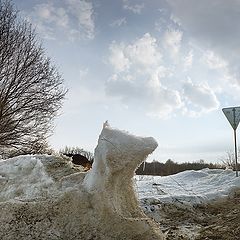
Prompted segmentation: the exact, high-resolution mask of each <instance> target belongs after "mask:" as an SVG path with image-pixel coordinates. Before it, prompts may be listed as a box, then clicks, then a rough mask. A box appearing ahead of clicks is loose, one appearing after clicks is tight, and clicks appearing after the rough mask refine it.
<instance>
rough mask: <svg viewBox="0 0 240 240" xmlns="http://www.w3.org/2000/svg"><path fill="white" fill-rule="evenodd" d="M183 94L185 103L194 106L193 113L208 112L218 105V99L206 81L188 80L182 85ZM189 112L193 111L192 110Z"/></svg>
mask: <svg viewBox="0 0 240 240" xmlns="http://www.w3.org/2000/svg"><path fill="white" fill-rule="evenodd" d="M183 95H184V97H185V99H186V102H187V104H191V105H193V106H194V107H195V108H196V110H195V114H197V113H198V114H202V113H203V112H210V111H213V110H216V109H218V107H219V101H218V99H217V97H216V95H215V93H214V91H213V90H212V89H211V88H210V87H209V85H208V84H207V83H201V84H194V83H193V82H192V81H191V80H189V81H187V82H185V83H184V85H183ZM189 112H191V113H194V111H192V110H191V111H189Z"/></svg>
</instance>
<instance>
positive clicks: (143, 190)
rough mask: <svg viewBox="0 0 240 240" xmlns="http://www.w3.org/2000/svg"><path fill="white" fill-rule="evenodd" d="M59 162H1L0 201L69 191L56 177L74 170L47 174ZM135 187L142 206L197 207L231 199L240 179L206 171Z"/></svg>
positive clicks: (138, 180)
mask: <svg viewBox="0 0 240 240" xmlns="http://www.w3.org/2000/svg"><path fill="white" fill-rule="evenodd" d="M55 161H56V160H55V158H54V157H52V156H47V155H38V156H19V157H16V158H12V159H8V160H6V161H0V201H7V200H10V199H33V198H39V197H47V196H49V195H53V194H61V193H62V192H64V191H67V190H68V189H69V188H67V187H66V186H65V185H64V184H63V185H61V187H58V186H57V185H56V183H54V180H53V175H54V174H55V176H56V174H60V175H63V176H64V175H65V176H66V175H69V174H71V167H70V166H68V165H66V166H65V168H66V170H64V171H65V173H64V171H63V170H61V172H60V173H57V171H56V170H55V171H54V172H53V173H51V174H50V173H49V172H48V171H46V170H47V166H48V165H50V164H54V162H55ZM51 162H52V163H51ZM68 168H69V169H68ZM59 178H60V177H59ZM80 185H81V184H80V183H79V182H76V183H75V182H74V183H73V184H72V186H71V189H73V188H76V189H77V188H79V187H80V188H81V186H80ZM134 185H135V189H136V194H137V196H138V198H139V200H140V202H141V203H142V204H143V203H144V204H147V205H149V204H150V205H151V203H152V202H155V203H166V202H172V203H184V204H190V205H193V204H198V203H204V202H207V201H209V200H213V199H218V198H221V197H225V196H228V195H229V194H230V193H231V192H233V191H234V189H237V188H240V177H236V175H235V172H234V171H232V170H222V169H214V170H212V169H203V170H199V171H193V170H190V171H185V172H181V173H178V174H175V175H171V176H166V177H160V176H135V179H134Z"/></svg>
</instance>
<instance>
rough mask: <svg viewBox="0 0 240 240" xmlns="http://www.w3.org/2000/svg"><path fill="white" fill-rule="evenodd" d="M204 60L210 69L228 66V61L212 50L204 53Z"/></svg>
mask: <svg viewBox="0 0 240 240" xmlns="http://www.w3.org/2000/svg"><path fill="white" fill-rule="evenodd" d="M202 61H203V62H204V63H205V64H207V66H208V67H209V68H210V69H224V68H226V67H227V62H226V61H225V60H224V59H222V58H221V57H219V56H217V55H216V54H215V53H214V52H213V51H210V50H208V51H206V52H205V53H204V55H203V57H202Z"/></svg>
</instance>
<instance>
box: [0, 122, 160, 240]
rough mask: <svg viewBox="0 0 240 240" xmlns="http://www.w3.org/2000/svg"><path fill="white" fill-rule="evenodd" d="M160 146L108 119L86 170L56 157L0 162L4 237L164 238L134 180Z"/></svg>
mask: <svg viewBox="0 0 240 240" xmlns="http://www.w3.org/2000/svg"><path fill="white" fill-rule="evenodd" d="M156 147H157V143H156V141H155V140H154V139H153V138H142V137H136V136H133V135H130V134H129V133H127V132H124V131H120V130H116V129H112V128H111V127H110V126H109V124H108V123H105V124H104V127H103V130H102V132H101V134H100V136H99V139H98V145H97V147H96V149H95V153H94V158H95V160H94V164H93V168H92V170H90V171H89V172H88V173H86V174H85V173H82V172H74V170H72V168H71V166H70V165H69V163H68V162H67V161H66V160H64V159H57V158H56V157H53V156H43V155H38V156H24V157H18V158H13V159H9V160H7V161H2V162H0V180H1V184H2V183H3V185H1V186H0V190H1V194H0V212H1V214H0V229H1V230H0V239H6V240H11V239H14V240H20V239H33V238H34V239H39V240H40V239H41V240H45V239H46V240H54V239H75V240H80V239H81V240H83V239H96V240H114V239H116V240H119V239H129V240H130V239H138V240H155V239H156V240H157V239H159V240H161V239H163V236H162V233H161V232H160V230H159V228H158V226H157V225H156V224H155V223H154V222H152V221H151V220H150V219H149V218H147V217H146V216H145V215H144V213H143V212H142V210H141V209H140V207H139V206H138V202H137V199H136V196H135V193H134V190H133V183H132V177H133V174H134V171H135V169H136V167H137V166H138V165H139V164H140V163H141V162H142V161H144V159H145V158H146V157H147V156H148V154H150V153H152V152H153V151H154V149H155V148H156ZM21 161H22V162H21ZM37 179H39V181H37Z"/></svg>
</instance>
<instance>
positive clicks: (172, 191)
mask: <svg viewBox="0 0 240 240" xmlns="http://www.w3.org/2000/svg"><path fill="white" fill-rule="evenodd" d="M135 188H136V192H137V195H138V198H139V200H140V205H141V207H142V208H143V210H144V212H145V213H146V215H148V216H149V217H150V218H152V219H154V220H155V221H156V222H157V223H159V227H160V229H161V230H162V232H163V233H164V234H165V238H166V239H167V240H173V239H175V240H177V239H184V240H203V239H204V240H205V239H218V240H236V239H240V238H238V237H239V234H240V226H239V216H240V215H239V214H240V177H238V178H237V177H236V175H235V172H233V171H232V170H219V169H214V170H211V169H203V170H200V171H193V170H191V171H185V172H182V173H178V174H175V175H171V176H167V177H159V176H136V177H135ZM228 196H230V198H229V197H228ZM226 197H228V198H226ZM211 200H216V201H211Z"/></svg>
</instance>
